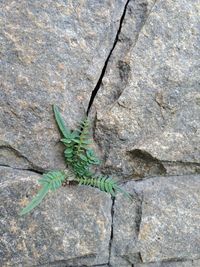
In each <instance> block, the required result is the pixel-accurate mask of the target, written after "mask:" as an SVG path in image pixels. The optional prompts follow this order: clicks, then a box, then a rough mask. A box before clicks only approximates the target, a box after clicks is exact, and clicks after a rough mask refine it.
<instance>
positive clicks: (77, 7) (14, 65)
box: [0, 0, 125, 169]
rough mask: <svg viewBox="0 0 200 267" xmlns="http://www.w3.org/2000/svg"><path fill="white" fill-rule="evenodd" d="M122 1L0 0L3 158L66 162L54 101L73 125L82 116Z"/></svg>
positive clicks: (49, 164) (50, 164)
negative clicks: (54, 110) (62, 154)
mask: <svg viewBox="0 0 200 267" xmlns="http://www.w3.org/2000/svg"><path fill="white" fill-rule="evenodd" d="M124 5H125V1H122V0H117V1H114V2H111V1H109V0H105V1H89V2H88V1H81V0H80V1H60V0H55V1H49V0H44V1H35V0H28V1H27V0H21V1H11V0H6V1H1V3H0V10H1V12H0V34H1V39H0V81H1V82H0V129H1V130H0V148H2V149H3V151H2V155H1V154H0V158H1V157H3V156H4V154H5V153H7V154H8V153H9V155H8V157H7V160H5V159H4V160H2V163H1V162H0V163H1V164H6V165H10V166H15V167H16V164H17V162H16V161H17V160H15V159H14V158H13V157H14V156H17V157H18V158H19V159H18V163H19V164H20V165H18V166H17V167H20V168H24V167H26V168H27V166H28V167H29V168H34V169H36V168H37V169H53V168H59V167H63V165H64V163H63V160H62V157H61V156H60V153H61V151H62V147H61V146H60V145H59V144H58V138H59V135H58V131H57V129H56V125H55V122H54V118H53V114H52V104H55V103H57V104H58V105H59V106H60V107H61V109H62V110H63V113H64V117H65V119H66V122H67V123H68V124H69V125H70V126H74V125H75V124H76V123H77V122H79V121H80V120H81V119H82V117H83V115H84V112H85V109H86V108H87V105H88V102H89V99H90V94H91V92H92V90H93V88H94V86H95V85H96V82H97V80H98V78H99V76H100V73H101V69H102V67H103V65H104V61H105V59H106V57H107V55H108V54H109V52H110V49H111V48H112V45H113V42H114V39H115V36H116V32H117V29H118V27H119V20H120V17H121V14H122V12H123V7H124ZM5 150H6V151H5ZM13 153H14V154H15V155H13ZM20 160H21V161H20Z"/></svg>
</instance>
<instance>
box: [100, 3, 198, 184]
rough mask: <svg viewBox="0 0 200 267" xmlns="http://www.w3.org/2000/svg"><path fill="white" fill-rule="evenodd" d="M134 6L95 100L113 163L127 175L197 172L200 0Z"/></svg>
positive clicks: (108, 157)
mask: <svg viewBox="0 0 200 267" xmlns="http://www.w3.org/2000/svg"><path fill="white" fill-rule="evenodd" d="M130 3H131V1H130ZM136 6H137V8H136ZM149 7H151V8H149ZM134 8H135V9H136V10H137V11H134ZM132 10H133V13H132V14H131V11H130V10H129V9H127V12H128V13H127V16H126V17H125V22H124V24H123V25H122V33H121V35H120V38H121V39H120V38H119V39H120V41H119V46H120V47H123V48H124V49H122V50H120V48H118V53H116V54H114V55H113V58H112V59H111V61H112V63H111V64H110V66H109V68H108V71H107V73H106V75H105V77H104V79H103V85H102V88H101V89H100V91H99V93H98V96H97V99H96V101H95V105H96V109H97V124H96V126H97V127H96V131H95V133H96V138H97V140H98V142H99V145H100V147H103V148H106V155H105V159H106V161H105V170H109V171H110V172H112V173H115V174H116V175H117V176H118V177H119V179H121V177H126V178H129V177H134V178H136V179H138V178H141V177H144V176H158V175H165V174H166V173H168V174H170V175H171V174H172V173H173V175H174V174H179V175H180V174H181V173H182V174H183V173H184V174H188V173H192V172H193V173H197V172H199V165H198V164H199V163H200V153H199V152H200V150H199V147H200V131H199V129H200V116H199V114H200V104H199V99H200V89H199V75H200V66H199V58H200V49H199V48H200V43H199V33H200V32H199V29H200V28H199V23H200V16H199V0H193V1H187V0H175V1H169V0H160V1H156V3H155V5H154V6H153V1H150V3H149V2H148V1H133V2H132ZM139 10H140V12H139ZM145 10H146V13H145ZM136 14H138V15H139V14H140V15H141V16H138V17H137V15H136ZM134 22H135V25H136V24H137V27H136V28H135V27H134V26H133V23H134ZM123 42H124V43H123ZM121 43H123V45H122V44H121ZM117 46H118V44H117ZM126 47H127V49H126ZM116 49H117V48H116ZM169 162H170V163H171V164H169ZM183 162H184V164H182V163H183ZM176 163H177V165H176ZM195 164H197V165H195ZM185 165H186V166H185Z"/></svg>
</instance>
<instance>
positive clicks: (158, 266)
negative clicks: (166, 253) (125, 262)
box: [135, 260, 200, 267]
mask: <svg viewBox="0 0 200 267" xmlns="http://www.w3.org/2000/svg"><path fill="white" fill-rule="evenodd" d="M199 266H200V260H193V261H180V262H175V261H174V262H173V261H171V262H159V263H149V264H136V265H135V267H199Z"/></svg>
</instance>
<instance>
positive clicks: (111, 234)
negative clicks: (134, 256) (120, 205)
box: [108, 197, 115, 266]
mask: <svg viewBox="0 0 200 267" xmlns="http://www.w3.org/2000/svg"><path fill="white" fill-rule="evenodd" d="M114 205H115V197H114V198H113V199H112V206H111V229H110V242H109V258H108V266H111V265H110V259H111V253H112V242H113V223H114V222H113V221H114Z"/></svg>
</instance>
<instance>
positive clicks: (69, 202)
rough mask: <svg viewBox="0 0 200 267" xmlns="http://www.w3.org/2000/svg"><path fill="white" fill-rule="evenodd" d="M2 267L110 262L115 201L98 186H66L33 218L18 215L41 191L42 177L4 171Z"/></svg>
mask: <svg viewBox="0 0 200 267" xmlns="http://www.w3.org/2000/svg"><path fill="white" fill-rule="evenodd" d="M0 177H1V185H0V190H1V192H0V203H1V212H0V223H1V227H0V229H1V241H0V244H1V245H0V248H1V252H0V254H1V257H0V259H1V260H0V261H1V263H0V265H1V266H20V264H21V266H23V267H25V266H28V267H30V266H35V265H37V266H38V265H42V264H50V263H53V262H60V263H62V261H65V262H66V265H72V266H83V265H84V264H85V265H87V266H91V265H95V264H96V265H97V264H103V263H107V262H108V256H109V241H110V233H111V232H110V231H111V212H110V210H111V200H110V197H109V195H107V194H106V193H103V192H100V191H99V190H96V189H94V188H85V187H81V186H79V187H78V186H72V187H62V188H61V189H59V190H58V191H57V192H54V193H51V194H49V195H48V196H47V197H46V199H45V200H43V202H42V203H41V205H40V206H39V207H38V208H36V209H35V210H34V211H33V212H32V213H30V214H29V215H27V216H24V217H19V216H18V213H19V211H20V210H21V208H22V207H23V206H25V205H26V204H27V202H28V200H29V199H30V198H32V196H33V195H34V194H35V193H36V190H37V189H38V185H37V179H38V178H39V177H40V175H37V174H33V173H32V172H29V171H19V170H12V169H11V168H6V167H5V168H4V167H1V168H0Z"/></svg>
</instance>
